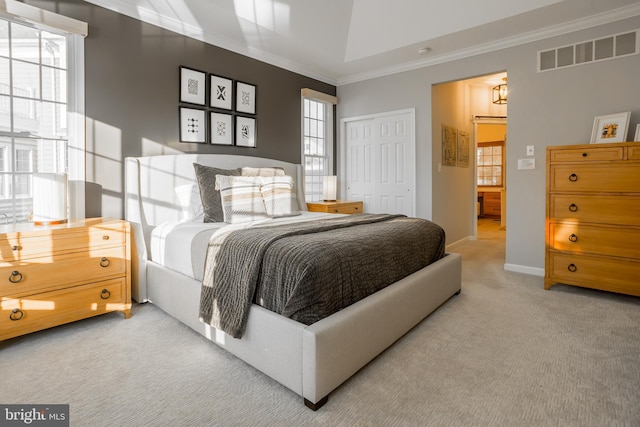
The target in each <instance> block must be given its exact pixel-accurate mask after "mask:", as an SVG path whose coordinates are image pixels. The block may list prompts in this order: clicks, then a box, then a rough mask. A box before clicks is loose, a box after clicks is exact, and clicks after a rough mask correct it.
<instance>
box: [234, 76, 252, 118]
mask: <svg viewBox="0 0 640 427" xmlns="http://www.w3.org/2000/svg"><path fill="white" fill-rule="evenodd" d="M236 111H238V112H241V113H247V114H255V113H256V87H255V86H254V85H250V84H248V83H242V82H236Z"/></svg>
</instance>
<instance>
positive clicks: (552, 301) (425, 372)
mask: <svg viewBox="0 0 640 427" xmlns="http://www.w3.org/2000/svg"><path fill="white" fill-rule="evenodd" d="M480 230H483V231H481V232H480V235H479V239H478V240H477V241H470V242H465V243H464V244H462V245H460V246H458V247H457V248H456V251H457V252H460V253H461V254H462V255H463V269H464V271H463V289H462V293H461V294H460V295H459V296H456V297H454V298H453V299H451V300H450V301H448V302H447V303H446V304H445V305H443V306H442V307H441V308H440V309H438V310H437V311H436V312H435V313H433V314H432V315H431V316H430V317H428V318H427V319H426V320H425V321H423V322H422V323H420V324H419V325H418V326H417V327H416V328H414V329H413V330H412V331H410V332H409V333H408V334H407V335H406V336H405V337H403V338H402V339H401V340H400V341H398V342H397V343H396V344H395V345H394V346H393V347H391V348H390V349H389V350H387V351H386V352H384V353H383V354H382V355H380V356H379V357H378V358H376V359H375V360H374V361H373V362H372V363H370V364H369V365H368V366H366V367H365V368H364V369H363V370H361V371H360V372H359V373H357V374H356V375H355V376H354V377H352V378H351V379H350V380H349V381H347V382H346V383H345V384H343V385H342V386H341V387H340V388H338V389H337V390H336V391H335V392H334V393H332V395H331V396H330V398H329V402H328V403H327V404H326V405H325V406H324V407H323V408H321V409H320V410H319V411H318V412H312V411H311V410H309V409H307V408H306V407H305V406H304V405H303V404H302V399H301V398H300V397H299V396H297V395H295V394H294V393H292V392H290V391H289V390H288V389H286V388H284V387H282V386H280V385H279V384H277V383H276V382H274V381H273V380H271V379H270V378H268V377H266V376H264V375H263V374H261V373H260V372H258V371H256V370H255V369H253V368H251V367H249V366H247V365H245V364H244V363H243V362H241V361H239V360H238V359H236V358H235V357H233V356H231V355H229V354H228V353H226V352H225V351H224V350H221V349H220V348H218V347H216V346H215V345H213V344H211V343H209V342H207V341H206V340H205V339H204V338H202V337H200V336H199V335H197V334H196V333H194V332H192V331H191V330H190V329H188V328H186V327H184V326H183V325H181V324H180V323H178V322H177V321H175V320H174V319H172V318H171V317H169V316H167V315H166V314H164V313H163V312H162V311H160V310H159V309H157V308H156V307H154V306H153V305H149V304H145V305H140V306H136V307H135V308H134V310H133V316H132V318H131V319H129V320H124V319H123V318H122V316H120V315H119V314H115V313H114V314H109V315H105V316H101V317H98V318H94V319H89V320H85V321H81V322H76V323H74V324H71V325H65V326H61V327H58V328H54V329H51V330H48V331H43V332H39V333H35V334H31V335H28V336H24V337H20V338H16V339H12V340H8V341H5V342H2V343H0V376H1V380H2V383H1V384H2V385H1V386H0V403H4V404H6V403H69V404H70V408H71V425H72V426H125V425H127V426H165V425H166V426H204V425H212V426H218V425H220V426H230V425H238V426H247V425H248V426H262V425H277V426H302V425H305V426H306V425H327V426H336V425H340V426H359V425H362V426H422V425H424V426H430V425H433V426H461V425H477V426H529V425H531V426H638V425H640V299H639V298H634V297H627V296H621V295H614V294H609V293H604V292H598V291H591V290H585V289H579V288H571V287H567V286H556V287H553V288H552V290H550V291H544V290H543V284H542V282H543V281H542V278H541V277H534V276H528V275H524V274H517V273H511V272H505V271H504V270H503V263H504V231H500V230H498V229H497V227H496V226H495V224H492V223H491V222H486V223H481V225H480Z"/></svg>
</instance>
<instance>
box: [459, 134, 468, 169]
mask: <svg viewBox="0 0 640 427" xmlns="http://www.w3.org/2000/svg"><path fill="white" fill-rule="evenodd" d="M456 154H457V156H456V157H457V159H456V161H457V166H459V167H461V168H468V167H469V132H465V131H462V130H459V131H458V146H457V153H456Z"/></svg>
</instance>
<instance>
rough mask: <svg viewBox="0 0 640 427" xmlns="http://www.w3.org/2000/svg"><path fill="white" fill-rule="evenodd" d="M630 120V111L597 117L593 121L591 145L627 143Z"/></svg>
mask: <svg viewBox="0 0 640 427" xmlns="http://www.w3.org/2000/svg"><path fill="white" fill-rule="evenodd" d="M630 119H631V112H630V111H627V112H624V113H616V114H607V115H605V116H596V117H595V118H594V119H593V130H592V131H591V143H592V144H602V143H605V142H625V141H626V140H627V129H628V128H629V120H630Z"/></svg>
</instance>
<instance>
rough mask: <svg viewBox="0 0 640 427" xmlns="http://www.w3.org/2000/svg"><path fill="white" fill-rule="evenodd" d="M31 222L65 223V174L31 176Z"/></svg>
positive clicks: (35, 174)
mask: <svg viewBox="0 0 640 427" xmlns="http://www.w3.org/2000/svg"><path fill="white" fill-rule="evenodd" d="M33 222H34V223H35V224H59V223H65V222H67V174H66V173H34V174H33Z"/></svg>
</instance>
